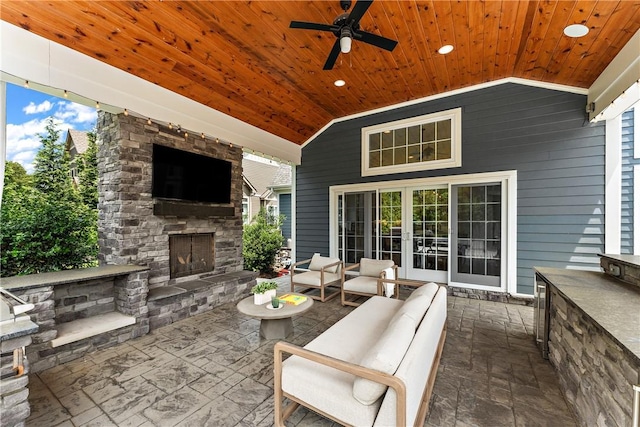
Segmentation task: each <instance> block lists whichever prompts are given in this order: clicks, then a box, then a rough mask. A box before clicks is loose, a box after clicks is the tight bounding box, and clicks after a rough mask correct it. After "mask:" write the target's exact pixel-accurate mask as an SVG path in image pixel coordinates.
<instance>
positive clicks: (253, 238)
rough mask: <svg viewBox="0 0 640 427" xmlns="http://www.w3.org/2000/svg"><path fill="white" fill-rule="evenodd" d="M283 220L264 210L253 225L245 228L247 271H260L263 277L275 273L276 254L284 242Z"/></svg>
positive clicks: (244, 252) (243, 253)
mask: <svg viewBox="0 0 640 427" xmlns="http://www.w3.org/2000/svg"><path fill="white" fill-rule="evenodd" d="M283 220H284V216H282V215H280V216H279V217H276V216H274V215H270V214H268V213H267V211H266V210H265V209H264V208H263V209H260V212H258V214H257V215H256V216H255V217H253V221H252V222H251V224H248V225H245V226H244V232H243V234H242V256H243V258H244V268H245V269H247V270H252V271H258V272H260V273H261V275H269V274H272V273H273V265H274V263H275V258H276V254H277V253H278V250H280V248H281V247H282V242H283V240H284V239H283V237H282V233H281V232H280V224H282V221H283Z"/></svg>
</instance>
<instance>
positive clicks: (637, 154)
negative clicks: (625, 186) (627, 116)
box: [633, 102, 640, 185]
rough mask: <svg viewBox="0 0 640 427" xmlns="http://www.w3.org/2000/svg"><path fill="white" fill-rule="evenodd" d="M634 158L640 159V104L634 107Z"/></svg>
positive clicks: (637, 103)
mask: <svg viewBox="0 0 640 427" xmlns="http://www.w3.org/2000/svg"><path fill="white" fill-rule="evenodd" d="M633 158H634V159H640V102H636V104H635V106H634V107H633ZM634 185H635V182H634Z"/></svg>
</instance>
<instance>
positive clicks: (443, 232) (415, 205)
mask: <svg viewBox="0 0 640 427" xmlns="http://www.w3.org/2000/svg"><path fill="white" fill-rule="evenodd" d="M496 178H499V179H496ZM509 182H513V183H514V184H513V185H512V186H511V187H509V185H508V183H509ZM394 184H396V185H395V186H394ZM343 188H344V190H347V191H344V190H343ZM348 190H353V191H348ZM331 191H332V192H333V195H334V197H335V198H332V199H331V200H332V201H333V202H332V205H333V206H334V207H333V208H332V211H333V212H334V216H332V218H334V220H332V224H331V227H332V230H335V232H332V236H333V237H332V239H331V240H332V241H333V242H334V243H332V245H331V247H332V248H336V249H337V254H336V255H337V256H338V257H340V259H342V260H344V261H345V263H346V264H347V265H349V264H354V263H357V262H359V261H360V259H361V258H362V257H366V258H376V259H392V260H393V261H394V262H395V264H396V265H397V266H398V267H399V275H400V277H402V278H408V279H417V280H427V281H434V282H438V283H451V284H454V285H455V286H459V287H472V288H478V289H487V290H492V289H493V290H498V291H500V290H503V291H506V290H507V283H508V280H507V279H508V277H511V278H512V279H511V282H512V283H514V285H512V287H515V258H516V253H515V236H516V234H515V223H516V221H515V215H516V213H515V212H516V210H515V194H516V193H515V173H509V172H505V173H500V174H498V173H496V174H478V175H468V176H464V175H461V176H459V177H444V178H439V179H418V180H405V181H395V182H384V183H373V184H363V185H347V186H339V187H332V189H331ZM508 208H509V209H508ZM509 220H510V221H509ZM509 223H512V224H513V228H508V224H509ZM336 240H337V242H336ZM334 253H335V252H334ZM505 254H509V255H508V256H509V257H510V259H511V260H509V259H508V258H507V256H505Z"/></svg>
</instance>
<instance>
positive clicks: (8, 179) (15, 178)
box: [4, 160, 33, 188]
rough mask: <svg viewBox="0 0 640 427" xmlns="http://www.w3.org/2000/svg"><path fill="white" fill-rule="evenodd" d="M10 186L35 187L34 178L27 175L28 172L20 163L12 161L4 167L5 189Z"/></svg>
mask: <svg viewBox="0 0 640 427" xmlns="http://www.w3.org/2000/svg"><path fill="white" fill-rule="evenodd" d="M9 186H18V187H22V186H29V187H31V186H33V177H32V176H30V175H27V171H26V170H25V168H23V167H22V165H21V164H20V163H17V162H12V161H10V160H9V161H7V163H6V164H5V166H4V187H5V188H7V187H9Z"/></svg>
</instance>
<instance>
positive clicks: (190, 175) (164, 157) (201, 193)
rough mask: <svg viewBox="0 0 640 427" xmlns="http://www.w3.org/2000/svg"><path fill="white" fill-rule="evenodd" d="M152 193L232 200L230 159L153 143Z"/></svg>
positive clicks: (195, 199)
mask: <svg viewBox="0 0 640 427" xmlns="http://www.w3.org/2000/svg"><path fill="white" fill-rule="evenodd" d="M151 195H152V196H153V197H158V198H163V199H175V200H185V201H190V202H205V203H230V202H231V162H228V161H226V160H221V159H216V158H214V157H209V156H204V155H201V154H195V153H189V152H187V151H182V150H177V149H175V148H171V147H165V146H164V145H158V144H153V177H152V190H151Z"/></svg>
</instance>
